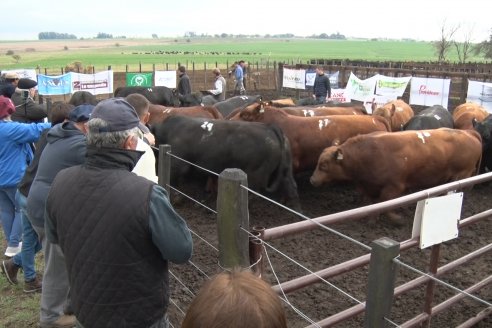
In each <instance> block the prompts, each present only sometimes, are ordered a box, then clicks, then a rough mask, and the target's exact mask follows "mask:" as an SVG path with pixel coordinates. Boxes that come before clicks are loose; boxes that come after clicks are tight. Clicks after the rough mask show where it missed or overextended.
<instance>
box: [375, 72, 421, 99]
mask: <svg viewBox="0 0 492 328" xmlns="http://www.w3.org/2000/svg"><path fill="white" fill-rule="evenodd" d="M376 76H377V82H376V94H377V95H381V96H394V97H395V99H396V98H397V97H401V96H403V93H404V92H405V89H406V88H407V85H408V82H410V80H411V79H412V77H411V76H406V77H389V76H384V75H380V74H378V75H376Z"/></svg>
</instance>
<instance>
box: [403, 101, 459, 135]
mask: <svg viewBox="0 0 492 328" xmlns="http://www.w3.org/2000/svg"><path fill="white" fill-rule="evenodd" d="M439 128H450V129H453V128H454V121H453V116H452V115H451V113H450V112H449V111H448V110H447V109H446V108H444V107H443V106H441V105H434V106H431V107H428V108H426V109H424V110H422V111H420V112H419V113H418V114H417V115H415V116H413V117H412V118H411V119H410V120H409V121H408V122H407V123H406V124H405V125H404V126H403V130H428V129H439Z"/></svg>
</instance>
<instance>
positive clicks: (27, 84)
mask: <svg viewBox="0 0 492 328" xmlns="http://www.w3.org/2000/svg"><path fill="white" fill-rule="evenodd" d="M37 85H38V82H36V81H34V80H31V79H27V78H22V79H19V82H18V83H17V87H18V88H19V89H31V88H34V87H35V86H37Z"/></svg>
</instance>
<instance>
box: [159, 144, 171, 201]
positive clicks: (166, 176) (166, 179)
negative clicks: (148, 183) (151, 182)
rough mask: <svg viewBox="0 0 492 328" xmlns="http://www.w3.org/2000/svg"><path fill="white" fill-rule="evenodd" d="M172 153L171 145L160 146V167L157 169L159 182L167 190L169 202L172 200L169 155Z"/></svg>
mask: <svg viewBox="0 0 492 328" xmlns="http://www.w3.org/2000/svg"><path fill="white" fill-rule="evenodd" d="M170 151H171V145H159V165H158V167H157V171H158V172H157V177H158V179H157V181H158V183H159V186H162V187H164V188H165V189H166V190H167V194H168V196H169V200H171V187H170V185H171V156H170V155H168V154H167V153H168V152H170Z"/></svg>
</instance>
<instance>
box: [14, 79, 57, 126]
mask: <svg viewBox="0 0 492 328" xmlns="http://www.w3.org/2000/svg"><path fill="white" fill-rule="evenodd" d="M37 85H38V83H37V82H36V81H34V80H31V79H27V78H22V79H19V82H18V83H17V89H16V90H15V92H14V94H13V95H12V101H13V102H14V104H15V108H16V111H15V113H14V114H13V115H12V121H17V122H24V123H31V122H42V121H43V120H44V118H45V117H47V116H48V114H47V111H46V108H45V107H44V105H41V104H38V103H36V102H35V101H34V97H35V95H36V86H37Z"/></svg>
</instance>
